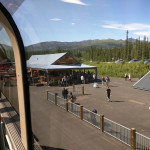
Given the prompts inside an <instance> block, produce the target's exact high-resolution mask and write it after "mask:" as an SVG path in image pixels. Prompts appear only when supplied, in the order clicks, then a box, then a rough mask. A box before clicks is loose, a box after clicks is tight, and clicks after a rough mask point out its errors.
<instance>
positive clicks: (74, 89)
mask: <svg viewBox="0 0 150 150" xmlns="http://www.w3.org/2000/svg"><path fill="white" fill-rule="evenodd" d="M68 92H72V94H73V95H74V96H80V95H84V87H75V86H73V87H70V88H68Z"/></svg>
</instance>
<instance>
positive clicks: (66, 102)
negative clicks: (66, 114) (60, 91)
mask: <svg viewBox="0 0 150 150" xmlns="http://www.w3.org/2000/svg"><path fill="white" fill-rule="evenodd" d="M66 111H68V99H66Z"/></svg>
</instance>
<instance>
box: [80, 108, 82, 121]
mask: <svg viewBox="0 0 150 150" xmlns="http://www.w3.org/2000/svg"><path fill="white" fill-rule="evenodd" d="M80 119H81V120H83V106H82V105H81V106H80Z"/></svg>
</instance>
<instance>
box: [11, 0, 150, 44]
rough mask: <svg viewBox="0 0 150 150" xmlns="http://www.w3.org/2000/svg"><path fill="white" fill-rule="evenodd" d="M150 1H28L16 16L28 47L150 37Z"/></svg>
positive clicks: (26, 0) (14, 16) (15, 18)
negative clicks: (127, 36) (41, 43)
mask: <svg viewBox="0 0 150 150" xmlns="http://www.w3.org/2000/svg"><path fill="white" fill-rule="evenodd" d="M149 6H150V1H149V0H36V2H35V0H25V1H24V2H23V3H22V5H21V6H20V7H19V9H18V10H17V11H16V12H15V14H14V15H13V18H14V20H15V21H16V23H17V25H18V27H19V29H20V32H21V35H22V37H23V41H24V44H25V45H31V44H35V43H39V42H45V41H62V42H64V41H65V42H71V41H82V40H89V39H109V38H111V39H116V40H118V39H125V38H126V30H129V37H132V38H138V37H139V36H140V37H141V39H142V38H143V36H144V35H145V36H147V37H149V38H150V19H149V18H150V13H149V12H150V8H149Z"/></svg>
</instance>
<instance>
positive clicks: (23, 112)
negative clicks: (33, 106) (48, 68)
mask: <svg viewBox="0 0 150 150" xmlns="http://www.w3.org/2000/svg"><path fill="white" fill-rule="evenodd" d="M0 22H1V24H2V26H3V27H4V28H5V30H6V32H7V34H8V36H9V38H10V41H11V44H12V47H13V50H14V57H15V64H16V77H17V89H18V102H19V115H20V125H21V139H22V142H23V144H24V147H25V149H26V150H31V149H33V146H32V145H33V136H32V127H31V113H30V99H29V85H28V80H27V72H26V59H25V50H24V44H23V40H22V37H21V34H20V32H19V30H18V28H17V25H16V23H15V21H14V20H13V18H12V16H11V14H10V13H9V12H8V11H7V9H6V8H5V7H4V6H3V5H2V3H1V2H0Z"/></svg>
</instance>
